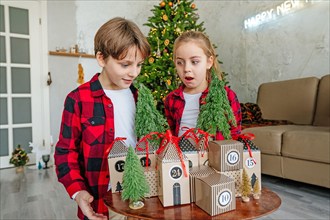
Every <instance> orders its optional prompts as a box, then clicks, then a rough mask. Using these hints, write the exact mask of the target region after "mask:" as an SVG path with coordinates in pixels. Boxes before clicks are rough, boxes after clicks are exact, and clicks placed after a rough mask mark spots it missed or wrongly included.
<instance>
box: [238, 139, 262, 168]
mask: <svg viewBox="0 0 330 220" xmlns="http://www.w3.org/2000/svg"><path fill="white" fill-rule="evenodd" d="M238 138H241V139H242V141H243V142H244V143H245V145H246V146H247V148H248V152H249V156H250V158H252V161H253V162H254V164H257V161H256V160H255V159H254V158H253V156H252V150H251V148H250V144H249V143H248V142H247V140H253V139H254V138H255V136H254V134H252V133H245V134H240V135H239V136H238V137H237V139H238ZM237 139H236V140H237Z"/></svg>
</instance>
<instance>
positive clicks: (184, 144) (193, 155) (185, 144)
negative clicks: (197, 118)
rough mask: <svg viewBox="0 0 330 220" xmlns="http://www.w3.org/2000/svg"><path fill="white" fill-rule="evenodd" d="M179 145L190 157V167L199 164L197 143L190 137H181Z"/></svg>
mask: <svg viewBox="0 0 330 220" xmlns="http://www.w3.org/2000/svg"><path fill="white" fill-rule="evenodd" d="M179 146H180V148H181V150H182V152H183V153H184V154H185V155H186V157H187V158H188V163H189V168H192V167H196V166H198V165H199V152H198V149H197V148H196V143H194V142H193V140H192V139H190V138H185V137H181V138H180V142H179Z"/></svg>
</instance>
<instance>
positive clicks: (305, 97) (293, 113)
mask: <svg viewBox="0 0 330 220" xmlns="http://www.w3.org/2000/svg"><path fill="white" fill-rule="evenodd" d="M318 83H319V79H318V78H316V77H306V78H300V79H291V80H285V81H278V82H268V83H263V84H261V85H260V86H259V89H258V98H257V104H258V106H259V107H260V109H261V112H262V117H263V118H264V119H271V120H288V121H291V122H293V123H295V124H303V125H311V124H312V123H313V118H314V110H315V105H316V97H317V89H318Z"/></svg>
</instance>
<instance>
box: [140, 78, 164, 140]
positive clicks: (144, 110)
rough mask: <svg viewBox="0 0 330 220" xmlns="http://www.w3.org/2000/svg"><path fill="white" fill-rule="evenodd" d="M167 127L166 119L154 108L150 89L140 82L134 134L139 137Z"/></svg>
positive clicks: (161, 131) (161, 130) (162, 130)
mask: <svg viewBox="0 0 330 220" xmlns="http://www.w3.org/2000/svg"><path fill="white" fill-rule="evenodd" d="M167 129H168V124H167V120H166V119H165V117H164V116H163V115H162V114H160V112H159V111H158V110H157V109H156V105H155V101H154V98H153V96H152V94H151V92H150V90H149V89H148V88H147V87H145V86H144V85H143V84H142V83H140V84H139V93H138V101H137V105H136V115H135V133H136V136H137V137H138V139H140V138H142V137H143V136H145V135H147V134H149V133H151V132H160V133H163V132H165V131H166V130H167Z"/></svg>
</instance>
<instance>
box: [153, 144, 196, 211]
mask: <svg viewBox="0 0 330 220" xmlns="http://www.w3.org/2000/svg"><path fill="white" fill-rule="evenodd" d="M156 157H157V159H156V160H157V173H158V197H159V200H160V201H161V203H162V205H163V206H164V207H167V206H174V205H183V204H189V203H190V191H189V171H188V169H189V164H188V158H187V157H186V156H185V155H184V154H183V153H182V152H181V150H180V148H179V147H178V146H176V145H175V144H174V143H172V142H169V143H168V144H167V145H166V147H164V149H163V150H162V151H161V152H160V153H159V154H156ZM185 174H187V176H186V175H185Z"/></svg>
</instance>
